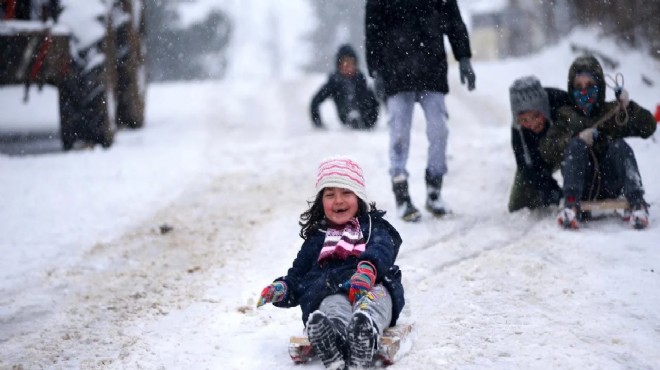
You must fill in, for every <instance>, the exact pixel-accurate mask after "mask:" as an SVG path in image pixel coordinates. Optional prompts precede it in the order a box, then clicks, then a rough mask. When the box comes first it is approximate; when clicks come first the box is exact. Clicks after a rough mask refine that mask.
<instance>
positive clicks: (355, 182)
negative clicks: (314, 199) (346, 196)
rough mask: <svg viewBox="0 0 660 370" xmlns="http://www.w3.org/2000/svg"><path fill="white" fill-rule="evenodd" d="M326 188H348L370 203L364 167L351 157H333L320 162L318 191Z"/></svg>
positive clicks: (317, 179) (317, 182)
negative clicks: (363, 172) (363, 171)
mask: <svg viewBox="0 0 660 370" xmlns="http://www.w3.org/2000/svg"><path fill="white" fill-rule="evenodd" d="M324 188H344V189H348V190H350V191H352V192H354V193H355V195H357V196H358V198H360V199H362V200H363V201H364V202H365V203H369V202H368V200H367V188H366V185H365V183H364V175H363V174H362V168H361V167H360V165H359V164H357V163H356V162H355V161H353V160H352V159H351V158H349V157H343V156H341V157H332V158H328V159H325V160H323V161H322V162H321V164H319V170H318V175H317V176H316V193H317V194H318V193H319V192H320V191H321V190H323V189H324Z"/></svg>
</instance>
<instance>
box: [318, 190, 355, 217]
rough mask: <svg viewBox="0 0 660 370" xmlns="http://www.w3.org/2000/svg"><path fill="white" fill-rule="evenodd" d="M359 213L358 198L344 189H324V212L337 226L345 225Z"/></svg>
mask: <svg viewBox="0 0 660 370" xmlns="http://www.w3.org/2000/svg"><path fill="white" fill-rule="evenodd" d="M357 211H358V197H357V195H355V193H353V192H352V191H350V190H348V189H344V188H325V189H323V212H324V213H325V217H326V218H327V219H328V221H330V222H331V223H333V224H335V225H343V224H345V223H347V222H348V221H349V220H350V219H351V218H353V217H355V215H356V214H357Z"/></svg>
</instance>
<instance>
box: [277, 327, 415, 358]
mask: <svg viewBox="0 0 660 370" xmlns="http://www.w3.org/2000/svg"><path fill="white" fill-rule="evenodd" d="M412 331H413V325H412V324H400V325H396V326H393V327H390V328H387V329H385V331H384V332H383V335H382V336H381V337H380V345H379V348H378V354H377V355H376V363H377V364H381V365H382V366H387V365H391V364H393V363H394V362H395V361H397V360H398V359H400V358H401V357H402V356H403V355H405V354H406V353H407V352H408V351H409V350H410V347H411V345H412ZM289 355H290V356H291V359H292V360H293V362H295V363H297V364H302V363H305V362H308V361H312V360H313V359H314V358H315V357H316V355H315V354H314V350H313V349H312V345H311V344H310V343H309V339H307V336H292V337H291V339H290V340H289Z"/></svg>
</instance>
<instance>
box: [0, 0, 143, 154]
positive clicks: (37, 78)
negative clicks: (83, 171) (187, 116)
mask: <svg viewBox="0 0 660 370" xmlns="http://www.w3.org/2000/svg"><path fill="white" fill-rule="evenodd" d="M144 7H145V6H144V0H4V1H2V2H0V86H2V85H17V84H23V85H25V87H26V94H25V99H28V92H29V87H30V86H31V85H33V84H36V85H38V86H39V87H41V86H43V85H44V84H48V85H53V86H55V87H56V88H57V89H58V93H59V116H60V138H61V140H62V146H63V148H64V150H69V149H71V148H73V145H74V143H75V142H76V141H78V140H80V141H84V142H87V143H94V144H101V145H102V146H103V147H106V148H107V147H110V146H111V145H112V142H113V139H114V133H115V130H116V128H117V127H127V128H139V127H142V126H143V125H144V102H145V89H146V71H145V48H144V37H145V22H144Z"/></svg>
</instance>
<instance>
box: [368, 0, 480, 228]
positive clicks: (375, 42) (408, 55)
mask: <svg viewBox="0 0 660 370" xmlns="http://www.w3.org/2000/svg"><path fill="white" fill-rule="evenodd" d="M365 12H366V14H365V27H366V30H365V31H366V54H367V67H368V69H369V75H370V76H372V77H373V78H374V84H375V90H376V95H378V96H380V97H381V98H382V99H383V100H385V101H386V104H387V111H388V114H389V120H388V121H389V122H388V123H389V128H390V148H389V155H390V170H389V172H390V176H391V178H392V190H393V191H394V196H395V200H396V204H397V212H398V213H399V216H400V217H401V218H403V220H405V221H411V222H414V221H418V220H419V219H420V218H421V213H420V212H419V211H418V210H417V208H416V207H415V206H414V205H413V204H412V201H411V198H410V194H409V191H408V171H407V170H406V163H407V161H408V152H409V149H410V129H411V124H412V114H413V105H414V104H415V102H419V103H420V104H421V106H422V109H423V110H424V114H425V117H426V121H427V129H426V133H427V137H428V141H429V151H428V153H429V154H428V160H427V167H426V173H425V179H426V194H427V197H426V209H427V210H428V211H430V212H431V213H432V214H434V215H437V216H442V215H444V214H445V213H446V212H447V209H446V206H445V204H444V203H443V201H442V198H441V196H440V191H441V188H442V179H443V176H444V175H445V173H446V172H447V163H446V162H447V160H446V149H447V138H448V135H449V131H448V129H447V124H446V119H447V109H446V108H445V94H447V93H448V92H449V86H448V83H447V56H446V54H445V46H444V36H445V35H447V37H448V38H449V43H450V44H451V47H452V50H453V53H454V57H455V58H456V60H458V61H459V70H460V77H461V82H462V83H465V82H467V84H468V89H469V90H472V89H474V87H475V74H474V71H473V70H472V66H471V64H470V58H471V57H472V53H471V50H470V42H469V38H468V33H467V28H466V27H465V23H464V22H463V18H462V17H461V13H460V11H459V9H458V5H457V4H456V0H367V3H366V11H365Z"/></svg>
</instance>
